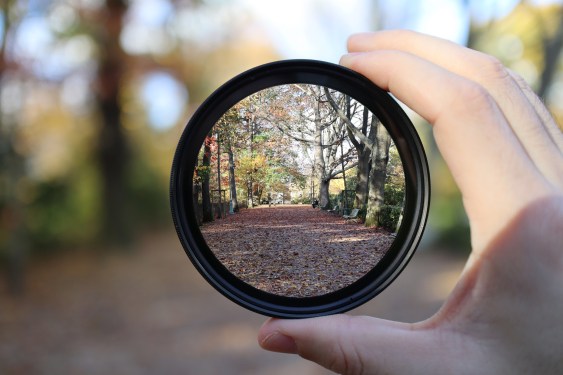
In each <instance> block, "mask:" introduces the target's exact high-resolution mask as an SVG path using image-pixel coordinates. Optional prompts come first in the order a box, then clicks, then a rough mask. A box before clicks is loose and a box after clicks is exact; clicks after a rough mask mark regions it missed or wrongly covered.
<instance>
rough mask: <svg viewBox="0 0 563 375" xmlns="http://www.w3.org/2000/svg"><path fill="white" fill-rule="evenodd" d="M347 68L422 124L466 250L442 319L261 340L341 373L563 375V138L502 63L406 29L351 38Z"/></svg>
mask: <svg viewBox="0 0 563 375" xmlns="http://www.w3.org/2000/svg"><path fill="white" fill-rule="evenodd" d="M348 50H349V51H350V54H348V55H345V56H344V57H342V60H341V64H342V65H344V66H347V67H349V68H351V69H353V70H356V71H357V72H359V73H361V74H363V75H365V76H366V77H368V78H369V79H371V80H372V81H373V82H374V83H375V84H377V85H378V86H380V87H382V88H384V89H387V90H388V91H390V92H391V93H392V94H393V95H394V96H395V97H397V98H398V99H399V100H401V101H402V102H403V103H405V104H406V105H408V106H409V107H410V108H411V109H413V110H414V111H416V112H417V113H419V114H420V115H421V116H422V117H424V118H425V119H426V120H427V121H428V122H429V123H430V124H432V126H433V132H434V136H435V138H436V143H437V144H438V147H439V149H440V152H441V153H442V155H443V156H444V159H445V160H446V162H447V164H448V166H449V168H450V170H451V172H452V174H453V176H454V179H455V181H456V183H457V184H458V186H459V188H460V190H461V193H462V197H463V204H464V207H465V209H466V211H467V215H468V217H469V222H470V226H471V242H472V252H471V255H470V257H469V260H468V262H467V264H466V266H465V268H464V271H463V273H462V275H461V277H460V279H459V281H458V283H457V285H456V287H455V289H454V291H453V292H452V293H451V295H450V296H449V297H448V298H447V300H446V302H445V303H444V305H443V306H442V308H441V309H440V311H439V312H438V313H436V314H435V315H434V316H432V317H431V318H429V319H428V320H425V321H423V322H418V323H414V324H406V323H399V322H392V321H385V320H381V319H376V318H371V317H350V316H346V315H338V316H329V317H322V318H313V319H305V320H277V319H270V320H268V321H267V322H266V323H265V324H264V325H263V326H262V328H261V329H260V332H259V336H258V340H259V342H260V345H261V346H262V347H263V348H264V349H267V350H271V351H278V352H285V353H296V354H299V355H301V356H302V357H303V358H306V359H309V360H312V361H315V362H317V363H319V364H320V365H322V366H325V367H327V368H329V369H331V370H333V371H336V372H340V373H346V374H364V373H365V374H402V375H404V374H432V375H436V374H528V373H529V374H556V373H557V374H562V373H563V245H562V243H563V241H562V240H563V134H562V132H561V130H560V129H559V128H558V126H557V124H556V123H555V121H554V120H553V119H552V117H551V116H550V114H549V113H548V111H547V110H546V108H545V107H544V106H543V105H542V103H541V101H540V100H539V99H538V98H537V97H536V95H535V94H534V93H533V92H532V90H531V89H530V88H529V87H528V85H527V84H526V83H525V82H524V81H523V79H521V78H520V77H518V76H517V75H516V74H514V73H513V72H511V71H509V70H508V69H506V68H505V67H504V66H502V65H501V64H500V63H499V62H498V61H497V60H496V59H494V58H492V57H490V56H487V55H485V54H482V53H480V52H477V51H473V50H470V49H467V48H464V47H462V46H459V45H456V44H454V43H450V42H448V41H445V40H441V39H437V38H434V37H430V36H426V35H421V34H417V33H414V32H408V31H385V32H379V33H375V34H360V35H355V36H353V37H351V38H350V39H349V42H348Z"/></svg>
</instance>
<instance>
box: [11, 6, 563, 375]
mask: <svg viewBox="0 0 563 375" xmlns="http://www.w3.org/2000/svg"><path fill="white" fill-rule="evenodd" d="M0 4H1V8H0V373H2V374H64V373H68V374H102V373H103V374H106V373H114V374H144V373H146V374H154V373H158V374H225V373H229V374H263V373H267V374H286V373H288V372H290V371H293V372H295V373H300V374H325V373H327V371H325V370H323V369H321V368H320V367H318V366H316V365H313V364H310V363H308V362H306V361H304V360H301V359H300V358H297V357H295V356H286V355H280V354H274V353H267V352H264V351H262V350H260V349H259V347H258V345H257V343H256V339H255V337H256V333H257V331H258V328H259V326H260V324H261V322H262V321H263V320H264V317H261V316H258V315H256V314H254V313H251V312H248V311H246V310H243V309H242V308H239V307H238V306H236V305H235V304H233V303H231V302H230V301H228V300H227V299H225V298H223V297H222V296H220V295H219V294H218V293H217V292H215V291H214V290H213V289H212V288H211V287H210V286H208V285H207V284H206V283H205V282H204V281H203V279H202V278H201V277H200V276H199V275H198V274H197V272H196V271H195V270H194V269H193V267H192V266H191V264H190V263H189V261H188V259H187V257H186V256H185V254H184V253H183V250H182V249H181V246H180V244H179V242H178V240H177V238H176V236H175V233H174V230H173V227H172V222H171V218H170V213H169V206H168V191H167V189H168V186H167V185H168V178H169V171H170V167H171V160H172V156H173V153H174V148H175V146H176V143H177V141H178V139H179V136H180V134H181V132H182V129H183V127H184V126H185V124H186V122H187V120H188V119H189V118H190V115H191V114H192V113H193V112H194V110H195V109H196V108H197V107H198V105H199V104H200V103H201V102H202V101H203V100H204V99H205V98H206V97H207V96H208V95H209V94H210V93H211V92H212V91H213V90H214V89H216V88H217V87H218V86H219V85H220V84H222V83H223V82H225V81H226V80H227V79H229V78H231V77H232V76H233V75H235V74H237V73H239V72H242V71H244V70H246V69H248V68H251V67H253V66H255V65H258V64H262V63H266V62H269V61H273V60H279V59H286V58H313V59H320V60H326V61H330V62H338V59H339V57H340V55H342V54H343V53H345V43H346V38H347V36H348V35H350V34H351V33H354V32H360V31H367V30H379V29H387V28H408V29H413V30H418V31H422V32H426V33H429V34H433V35H437V36H441V37H443V38H447V39H450V40H453V41H455V42H458V43H461V44H465V45H468V46H470V47H471V48H475V49H478V50H481V51H484V52H487V53H489V54H492V55H494V56H496V57H498V58H499V59H500V60H501V61H502V62H503V63H505V64H506V65H507V66H508V67H510V68H511V69H513V70H515V71H516V72H518V73H519V74H520V75H522V76H523V77H524V78H525V79H526V80H527V81H528V82H529V83H530V85H531V86H532V87H533V88H534V90H536V92H537V93H538V95H540V97H541V98H542V99H543V100H544V101H545V102H546V104H547V105H548V107H549V109H550V110H551V112H552V113H553V115H554V116H555V117H556V118H557V120H558V122H559V124H561V123H562V118H563V63H562V58H561V50H562V48H563V5H562V1H549V0H536V1H534V0H527V1H525V0H502V1H493V0H482V1H479V0H458V1H455V0H424V1H416V2H415V1H408V0H393V1H384V0H380V1H376V0H371V1H370V0H353V1H347V2H343V1H337V0H325V1H320V0H286V1H284V2H266V1H258V0H234V1H226V0H206V1H204V0H129V1H127V0H0ZM429 89H431V88H429ZM408 113H409V115H410V116H411V118H412V120H413V122H415V124H416V126H417V128H418V130H419V132H420V134H421V137H422V138H423V142H424V144H425V147H426V149H427V153H428V157H429V160H430V163H431V172H432V189H433V191H432V205H431V212H430V222H429V225H428V228H427V230H426V232H425V236H424V239H423V244H422V245H421V247H420V250H419V251H418V253H417V254H416V255H415V257H414V258H413V260H412V262H411V263H410V264H409V267H407V269H406V270H405V272H404V273H403V274H402V275H401V276H400V277H399V278H398V280H397V281H396V282H395V283H394V284H393V285H392V286H391V287H389V288H388V289H387V290H386V291H385V292H384V293H382V294H381V295H380V296H378V297H377V298H376V299H374V300H373V301H371V302H369V303H368V304H366V305H364V306H363V307H361V308H359V309H357V310H355V311H353V312H352V314H370V315H376V316H379V317H383V318H389V319H396V320H401V321H417V320H421V319H424V318H427V317H429V316H430V315H431V314H432V313H433V312H435V311H436V310H437V309H438V308H439V306H440V304H441V302H442V301H443V300H444V298H445V296H446V295H447V294H448V292H449V291H450V290H451V289H452V287H453V285H454V283H455V280H456V277H457V276H458V275H459V272H460V270H461V268H462V267H463V262H464V260H465V257H466V256H467V254H468V251H469V249H470V245H469V230H468V227H467V220H466V217H465V214H464V212H463V207H462V204H461V201H460V199H459V192H458V190H457V188H456V187H455V185H454V183H453V181H452V179H451V176H450V175H449V173H448V171H447V169H446V168H445V166H444V163H443V161H442V159H441V157H440V155H439V153H438V152H437V150H436V147H435V145H434V144H433V141H432V138H431V130H430V128H429V126H427V125H426V124H425V123H424V122H423V121H422V120H421V119H419V118H418V117H417V116H416V115H415V114H413V113H412V112H408Z"/></svg>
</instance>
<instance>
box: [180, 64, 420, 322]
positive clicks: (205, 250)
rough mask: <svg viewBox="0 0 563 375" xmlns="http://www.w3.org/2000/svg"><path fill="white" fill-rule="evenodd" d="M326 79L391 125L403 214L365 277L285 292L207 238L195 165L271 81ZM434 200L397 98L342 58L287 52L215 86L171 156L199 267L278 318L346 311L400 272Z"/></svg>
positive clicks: (186, 235) (189, 245)
mask: <svg viewBox="0 0 563 375" xmlns="http://www.w3.org/2000/svg"><path fill="white" fill-rule="evenodd" d="M292 83H300V84H313V85H319V86H325V87H328V88H330V89H334V90H338V91H340V92H342V93H344V94H347V95H349V96H351V97H353V98H354V99H355V100H357V101H358V102H360V103H362V104H363V105H364V106H365V107H367V108H368V109H369V110H370V111H371V112H372V113H374V114H375V115H376V116H377V117H378V118H379V120H380V121H381V122H382V123H383V125H384V126H385V127H386V128H387V130H388V132H389V134H390V135H391V138H392V139H393V141H394V143H395V145H396V147H397V149H398V151H399V155H400V157H401V161H402V163H403V169H404V172H405V206H404V214H403V221H402V223H401V227H400V229H399V231H398V232H397V234H396V238H395V241H394V242H393V244H392V246H391V248H390V249H389V250H388V251H387V253H386V254H385V255H384V256H383V258H382V259H381V260H380V261H379V262H378V264H377V265H376V266H375V267H374V268H373V269H372V270H371V271H369V272H368V273H367V274H365V275H364V276H363V277H361V278H360V279H358V280H357V281H355V282H354V283H352V284H351V285H349V286H346V287H344V288H342V289H339V290H337V291H334V292H331V293H328V294H324V295H320V296H313V297H303V298H297V297H285V296H279V295H275V294H271V293H268V292H264V291H262V290H259V289H257V288H255V287H253V286H251V285H249V284H247V283H245V282H243V281H242V280H240V279H239V278H237V277H236V276H234V275H233V274H232V273H231V272H229V271H228V270H227V268H226V267H225V266H223V265H222V264H221V262H219V260H218V259H217V258H216V257H215V255H214V254H213V252H212V251H211V250H210V249H209V247H208V246H207V244H206V242H205V240H204V238H203V236H202V234H201V231H200V229H199V226H198V224H197V220H196V217H195V210H194V206H193V199H192V192H193V191H192V189H193V171H194V168H195V166H196V164H197V158H198V153H199V150H200V148H201V145H202V144H203V141H204V139H205V136H206V135H207V134H208V133H209V131H210V130H211V128H212V127H213V126H214V125H215V123H216V122H217V121H218V120H219V119H220V117H221V116H222V115H223V114H224V113H225V112H226V111H227V110H228V109H229V108H231V107H232V106H233V105H235V104H236V103H238V102H239V101H240V100H242V99H244V98H245V97H247V96H248V95H251V94H253V93H256V92H258V91H261V90H263V89H267V88H269V87H273V86H279V85H285V84H292ZM429 205H430V175H429V170H428V162H427V159H426V155H425V152H424V148H423V146H422V142H421V141H420V138H419V136H418V133H417V132H416V129H415V128H414V125H413V124H412V122H411V121H410V119H409V118H408V116H407V115H406V114H405V112H404V111H403V109H402V108H401V107H400V106H399V104H398V103H397V102H396V101H395V100H394V99H393V98H392V97H391V96H390V95H389V94H388V93H387V92H386V91H384V90H382V89H381V88H379V87H377V86H376V85H375V84H373V83H372V82H371V81H369V80H368V79H367V78H366V77H364V76H362V75H360V74H358V73H356V72H354V71H352V70H350V69H347V68H345V67H342V66H340V65H336V64H332V63H328V62H324V61H316V60H282V61H276V62H272V63H268V64H264V65H261V66H258V67H255V68H253V69H250V70H248V71H245V72H243V73H241V74H239V75H237V76H236V77H234V78H232V79H231V80H229V81H228V82H227V83H225V84H224V85H222V86H221V87H219V88H218V89H217V90H216V91H215V92H213V93H212V94H211V95H210V96H209V97H208V98H207V99H206V100H205V101H204V102H203V104H202V105H201V106H200V107H199V108H198V109H197V111H196V112H195V113H194V115H193V116H192V118H191V119H190V120H189V122H188V124H187V126H186V128H185V129H184V131H183V133H182V135H181V137H180V140H179V142H178V146H177V148H176V152H175V154H174V159H173V163H172V170H171V176H170V206H171V211H172V218H173V222H174V226H175V228H176V232H177V235H178V238H179V240H180V242H181V244H182V247H183V248H184V251H185V252H186V254H187V256H188V257H189V259H190V261H191V262H192V263H193V265H194V266H195V268H196V269H197V270H198V272H199V273H200V274H201V275H202V276H203V277H204V278H205V279H206V280H207V282H208V283H209V284H211V285H212V286H213V287H214V288H215V289H216V290H218V291H219V292H220V293H221V294H223V295H224V296H226V297H227V298H229V299H230V300H232V301H233V302H235V303H237V304H239V305H240V306H242V307H245V308H247V309H249V310H251V311H254V312H257V313H260V314H263V315H266V316H272V317H277V318H308V317H314V316H322V315H329V314H336V313H342V312H345V311H349V310H351V309H353V308H355V307H358V306H360V305H361V304H364V303H365V302H367V301H369V300H371V299H372V298H373V297H375V296H376V295H378V294H379V293H381V292H382V291H383V290H384V289H385V288H386V287H387V286H389V285H390V284H391V283H392V282H393V280H394V279H395V278H396V277H397V276H398V275H399V274H400V273H401V272H402V270H403V269H404V268H405V266H406V265H407V264H408V262H409V261H410V259H411V258H412V256H413V254H414V252H415V251H416V248H417V246H418V243H419V242H420V239H421V237H422V233H423V231H424V227H425V225H426V221H427V217H428V209H429Z"/></svg>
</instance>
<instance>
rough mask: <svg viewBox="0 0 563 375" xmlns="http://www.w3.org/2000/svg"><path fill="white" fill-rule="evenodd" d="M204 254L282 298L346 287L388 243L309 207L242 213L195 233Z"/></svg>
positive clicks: (389, 238)
mask: <svg viewBox="0 0 563 375" xmlns="http://www.w3.org/2000/svg"><path fill="white" fill-rule="evenodd" d="M201 232H202V234H203V236H204V237H205V239H206V241H207V244H208V245H209V248H210V249H211V250H212V251H213V253H214V254H215V256H216V257H217V259H219V260H220V261H221V262H222V263H223V265H225V267H226V268H227V269H228V270H229V271H230V272H231V273H233V274H234V275H235V276H236V277H238V278H239V279H241V280H243V281H244V282H246V283H248V284H250V285H252V286H253V287H255V288H257V289H260V290H263V291H266V292H269V293H273V294H277V295H283V296H287V297H312V296H318V295H323V294H327V293H330V292H334V291H336V290H338V289H341V288H343V287H346V286H348V285H350V284H352V283H353V282H355V281H356V280H358V279H359V278H360V277H362V276H363V275H365V274H366V273H367V272H368V271H369V270H371V269H372V268H373V267H374V266H375V265H376V264H377V263H378V262H379V260H380V259H381V258H382V257H383V255H384V254H385V253H386V252H387V250H388V249H389V247H390V246H391V244H392V243H393V240H394V237H393V235H391V234H390V233H387V232H385V231H381V230H380V229H375V228H367V227H365V226H363V225H362V224H355V225H350V224H349V223H348V224H346V221H345V220H344V219H343V218H341V217H339V216H336V215H333V214H330V213H328V212H325V211H321V210H318V209H313V208H312V207H311V206H309V205H280V206H274V207H258V208H253V209H246V210H242V211H241V212H239V213H237V214H235V215H229V216H228V217H227V218H225V219H222V220H216V221H214V222H212V223H206V224H204V225H203V226H202V227H201Z"/></svg>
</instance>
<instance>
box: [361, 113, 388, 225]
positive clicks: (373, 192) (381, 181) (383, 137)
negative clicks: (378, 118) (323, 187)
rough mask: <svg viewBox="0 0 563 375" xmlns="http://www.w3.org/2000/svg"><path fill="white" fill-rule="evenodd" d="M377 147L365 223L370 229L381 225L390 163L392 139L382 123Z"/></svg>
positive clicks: (378, 127)
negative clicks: (380, 217) (380, 214)
mask: <svg viewBox="0 0 563 375" xmlns="http://www.w3.org/2000/svg"><path fill="white" fill-rule="evenodd" d="M376 145H377V147H376V149H375V150H374V151H375V152H373V151H372V159H371V173H370V179H369V194H368V204H367V212H366V221H365V225H366V226H368V227H373V226H378V225H379V211H380V209H381V206H382V205H383V203H384V193H385V179H386V177H387V163H388V162H389V147H390V146H391V137H390V136H389V133H387V130H386V129H385V127H384V126H383V124H382V123H379V124H378V125H377V135H376Z"/></svg>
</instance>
